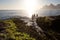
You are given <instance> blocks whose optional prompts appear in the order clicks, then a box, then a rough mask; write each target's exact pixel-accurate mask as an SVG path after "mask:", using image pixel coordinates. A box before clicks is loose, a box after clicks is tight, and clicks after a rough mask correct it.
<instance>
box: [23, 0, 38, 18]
mask: <svg viewBox="0 0 60 40" xmlns="http://www.w3.org/2000/svg"><path fill="white" fill-rule="evenodd" d="M23 6H24V9H25V10H26V11H27V14H28V17H31V16H32V14H34V13H35V11H36V9H37V6H38V2H37V0H24V4H23Z"/></svg>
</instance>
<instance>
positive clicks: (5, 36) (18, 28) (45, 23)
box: [0, 16, 60, 40]
mask: <svg viewBox="0 0 60 40" xmlns="http://www.w3.org/2000/svg"><path fill="white" fill-rule="evenodd" d="M36 23H37V24H38V26H39V27H41V28H42V29H43V31H44V32H43V33H41V35H39V33H38V32H37V31H36V28H33V26H27V25H26V23H25V22H24V21H23V20H21V19H20V18H10V19H6V20H0V40H60V16H48V17H38V18H37V20H36Z"/></svg>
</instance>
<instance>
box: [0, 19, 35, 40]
mask: <svg viewBox="0 0 60 40" xmlns="http://www.w3.org/2000/svg"><path fill="white" fill-rule="evenodd" d="M17 22H18V21H17ZM21 25H23V24H22V23H21ZM23 27H24V25H23ZM18 30H19V29H18V27H17V25H16V24H15V23H14V21H13V19H7V20H0V40H35V39H34V38H32V37H30V35H28V34H27V33H25V32H20V31H18ZM22 30H23V29H22Z"/></svg>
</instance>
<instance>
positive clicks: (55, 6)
mask: <svg viewBox="0 0 60 40" xmlns="http://www.w3.org/2000/svg"><path fill="white" fill-rule="evenodd" d="M42 9H60V4H57V5H54V4H50V5H45V6H43V8H42Z"/></svg>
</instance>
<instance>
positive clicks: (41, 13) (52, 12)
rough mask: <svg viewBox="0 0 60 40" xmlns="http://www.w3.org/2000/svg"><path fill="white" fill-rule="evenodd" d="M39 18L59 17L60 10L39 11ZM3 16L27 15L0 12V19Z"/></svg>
mask: <svg viewBox="0 0 60 40" xmlns="http://www.w3.org/2000/svg"><path fill="white" fill-rule="evenodd" d="M37 14H39V16H54V15H60V10H39V11H38V13H37ZM5 16H27V17H28V14H27V13H26V12H25V11H21V10H0V17H5Z"/></svg>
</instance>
